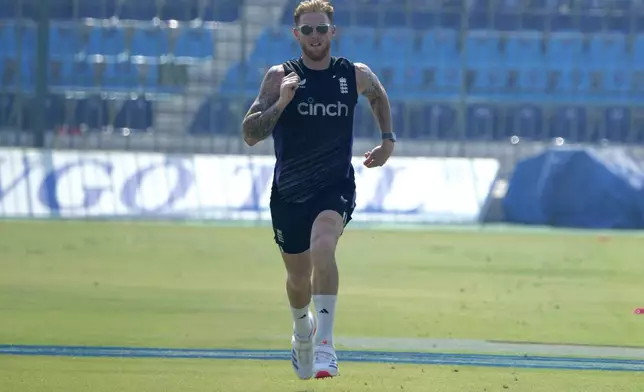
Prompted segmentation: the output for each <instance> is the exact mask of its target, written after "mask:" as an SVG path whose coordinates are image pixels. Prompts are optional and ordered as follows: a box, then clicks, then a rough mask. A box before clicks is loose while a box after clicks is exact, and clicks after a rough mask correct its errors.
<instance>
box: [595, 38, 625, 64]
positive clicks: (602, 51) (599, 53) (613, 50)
mask: <svg viewBox="0 0 644 392" xmlns="http://www.w3.org/2000/svg"><path fill="white" fill-rule="evenodd" d="M587 60H588V61H587V65H589V66H590V67H592V68H600V67H601V68H623V66H624V64H627V63H628V62H629V60H630V59H629V58H628V54H627V48H626V36H625V35H622V34H595V35H593V36H591V37H590V39H589V43H588V59H587Z"/></svg>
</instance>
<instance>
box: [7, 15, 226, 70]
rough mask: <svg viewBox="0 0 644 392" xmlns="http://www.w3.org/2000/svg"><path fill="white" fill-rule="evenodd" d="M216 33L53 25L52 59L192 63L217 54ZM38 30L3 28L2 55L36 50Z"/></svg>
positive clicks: (200, 29) (202, 29)
mask: <svg viewBox="0 0 644 392" xmlns="http://www.w3.org/2000/svg"><path fill="white" fill-rule="evenodd" d="M214 32H215V30H213V29H209V28H206V27H183V28H172V29H167V28H158V27H152V26H150V27H148V28H134V29H129V28H124V27H122V26H118V25H117V26H113V27H100V26H95V27H88V26H84V25H81V24H77V25H70V24H65V25H54V26H53V27H52V28H51V32H50V34H49V48H50V53H51V55H52V56H66V55H67V56H69V55H76V54H84V55H90V56H91V55H102V56H119V55H122V54H128V55H130V56H145V57H149V58H150V59H151V60H153V59H155V58H158V57H159V56H167V55H171V56H174V57H176V58H180V59H185V60H186V61H193V60H194V59H209V58H212V57H213V53H214V48H215V44H214V37H213V34H214ZM36 42H37V40H36V28H35V27H34V26H25V25H5V26H4V27H0V54H2V55H3V56H10V55H19V54H20V52H21V51H22V50H24V48H32V49H35V48H36Z"/></svg>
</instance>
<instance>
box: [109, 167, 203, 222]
mask: <svg viewBox="0 0 644 392" xmlns="http://www.w3.org/2000/svg"><path fill="white" fill-rule="evenodd" d="M169 169H173V170H175V171H176V174H177V176H176V183H175V184H171V183H170V181H169V178H168V173H167V171H168V170H169ZM156 170H163V172H164V173H163V174H164V177H165V178H166V179H165V180H163V181H162V182H161V183H159V182H158V181H157V182H156V183H155V184H154V185H156V187H155V189H159V190H160V189H165V191H166V192H167V196H166V197H165V200H164V201H163V202H161V203H155V204H156V205H149V204H147V203H145V201H144V200H141V198H140V197H137V195H138V194H139V191H140V190H141V187H143V186H144V181H145V178H146V177H147V176H149V175H150V174H152V173H154V172H155V171H156ZM193 184H194V175H193V173H192V171H190V170H189V169H188V168H186V167H185V165H184V160H181V159H168V160H167V161H165V162H164V163H162V164H153V165H150V166H147V167H145V168H143V169H141V170H139V171H137V172H135V173H134V174H133V175H132V176H130V177H129V178H128V179H127V180H126V181H125V184H123V190H122V192H121V202H122V203H123V205H125V206H126V207H127V208H128V209H130V210H133V211H136V212H139V213H143V214H155V213H160V212H168V211H171V210H172V207H173V206H174V204H175V203H176V202H177V201H179V200H181V199H183V198H184V197H186V195H187V194H188V191H189V190H190V187H191V186H192V185H193ZM172 186H173V188H171V187H172Z"/></svg>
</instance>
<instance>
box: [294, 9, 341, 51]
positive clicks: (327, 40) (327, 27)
mask: <svg viewBox="0 0 644 392" xmlns="http://www.w3.org/2000/svg"><path fill="white" fill-rule="evenodd" d="M293 33H294V34H295V38H296V39H297V40H298V42H299V43H300V46H301V47H302V52H303V53H304V55H305V56H306V57H308V58H310V59H311V60H313V61H321V60H322V59H324V57H326V56H327V55H328V54H329V52H330V51H331V38H332V37H333V36H334V35H335V28H334V27H333V26H331V22H330V21H329V17H328V16H326V14H325V13H324V12H312V13H308V14H302V15H301V16H300V21H299V23H298V25H297V26H295V29H294V31H293Z"/></svg>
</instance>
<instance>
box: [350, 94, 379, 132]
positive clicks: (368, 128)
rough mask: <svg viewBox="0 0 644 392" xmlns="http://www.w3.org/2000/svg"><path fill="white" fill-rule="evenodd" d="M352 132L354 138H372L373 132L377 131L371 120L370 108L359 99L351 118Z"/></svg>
mask: <svg viewBox="0 0 644 392" xmlns="http://www.w3.org/2000/svg"><path fill="white" fill-rule="evenodd" d="M353 121H354V130H353V133H354V135H355V136H356V137H373V135H374V132H375V131H376V130H377V129H378V124H376V121H375V120H374V118H373V114H372V113H371V108H369V105H368V104H367V103H366V102H365V100H364V99H360V100H359V103H358V105H357V106H356V109H355V114H354V117H353Z"/></svg>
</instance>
